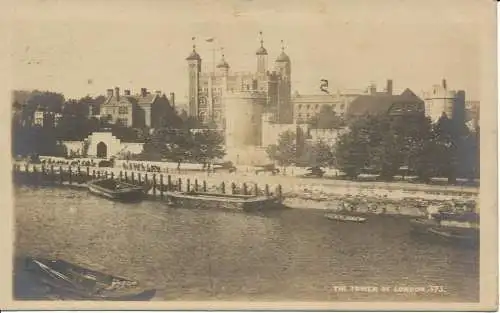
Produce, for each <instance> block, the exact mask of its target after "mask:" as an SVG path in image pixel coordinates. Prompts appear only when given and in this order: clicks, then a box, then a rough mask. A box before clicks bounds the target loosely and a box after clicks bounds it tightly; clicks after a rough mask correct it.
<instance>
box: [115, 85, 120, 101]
mask: <svg viewBox="0 0 500 313" xmlns="http://www.w3.org/2000/svg"><path fill="white" fill-rule="evenodd" d="M115 96H116V100H120V88H119V87H115Z"/></svg>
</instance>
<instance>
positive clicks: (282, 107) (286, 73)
mask: <svg viewBox="0 0 500 313" xmlns="http://www.w3.org/2000/svg"><path fill="white" fill-rule="evenodd" d="M275 68H276V72H277V73H278V76H279V79H278V86H277V107H276V110H275V112H276V120H277V121H278V123H284V124H288V123H292V122H293V105H292V101H291V93H292V84H291V77H292V63H291V61H290V57H288V55H287V54H286V53H285V47H284V45H283V40H282V41H281V53H280V55H279V56H278V58H277V59H276V61H275Z"/></svg>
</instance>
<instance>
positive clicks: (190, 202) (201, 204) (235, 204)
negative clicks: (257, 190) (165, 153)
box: [166, 192, 281, 211]
mask: <svg viewBox="0 0 500 313" xmlns="http://www.w3.org/2000/svg"><path fill="white" fill-rule="evenodd" d="M166 197H167V199H168V200H169V201H170V202H171V203H172V204H173V205H176V206H182V207H188V208H211V209H224V210H235V211H258V210H268V209H274V208H278V207H280V206H281V201H280V200H279V199H278V198H277V197H251V196H238V195H220V194H202V193H199V194H188V193H179V192H167V193H166Z"/></svg>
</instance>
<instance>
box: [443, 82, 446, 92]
mask: <svg viewBox="0 0 500 313" xmlns="http://www.w3.org/2000/svg"><path fill="white" fill-rule="evenodd" d="M443 88H444V89H445V90H446V79H443Z"/></svg>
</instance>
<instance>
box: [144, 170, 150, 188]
mask: <svg viewBox="0 0 500 313" xmlns="http://www.w3.org/2000/svg"><path fill="white" fill-rule="evenodd" d="M144 184H145V185H146V186H147V185H149V180H148V173H146V174H144Z"/></svg>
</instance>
